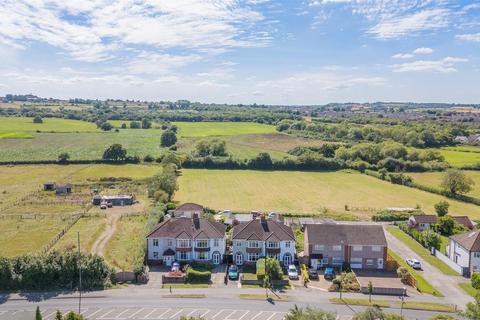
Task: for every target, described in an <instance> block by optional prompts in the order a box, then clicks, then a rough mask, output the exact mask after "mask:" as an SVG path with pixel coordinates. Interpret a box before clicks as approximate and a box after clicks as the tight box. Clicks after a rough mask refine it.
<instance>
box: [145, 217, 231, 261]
mask: <svg viewBox="0 0 480 320" xmlns="http://www.w3.org/2000/svg"><path fill="white" fill-rule="evenodd" d="M225 231H226V227H225V225H223V224H222V223H219V222H216V221H210V220H208V219H204V218H199V216H198V215H197V214H193V217H192V218H187V217H181V218H170V219H167V220H165V221H163V222H162V223H160V224H158V225H156V226H155V227H154V229H153V230H152V232H150V234H149V235H147V252H148V260H149V262H150V263H162V264H165V265H167V266H170V265H171V264H172V263H173V262H174V261H180V262H189V261H202V262H212V263H213V264H220V263H222V261H223V259H224V256H225V248H226V234H225Z"/></svg>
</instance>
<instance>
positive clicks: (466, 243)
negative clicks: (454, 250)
mask: <svg viewBox="0 0 480 320" xmlns="http://www.w3.org/2000/svg"><path fill="white" fill-rule="evenodd" d="M450 239H451V240H452V241H455V242H457V243H458V244H459V245H461V246H462V247H464V248H465V249H467V250H468V251H480V231H471V232H468V233H462V234H455V235H453V236H450Z"/></svg>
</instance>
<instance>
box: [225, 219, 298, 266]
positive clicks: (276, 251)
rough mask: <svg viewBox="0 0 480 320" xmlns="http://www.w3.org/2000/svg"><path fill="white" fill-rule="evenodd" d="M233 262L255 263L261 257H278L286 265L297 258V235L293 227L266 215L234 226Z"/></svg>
mask: <svg viewBox="0 0 480 320" xmlns="http://www.w3.org/2000/svg"><path fill="white" fill-rule="evenodd" d="M232 241H233V250H232V254H233V262H234V263H235V264H236V265H243V264H250V263H255V262H256V261H257V260H258V259H259V258H261V257H272V258H276V259H277V260H278V261H279V262H280V263H281V264H283V265H284V266H288V265H289V264H291V263H293V261H294V259H295V252H296V251H295V236H294V234H293V230H292V228H290V227H288V226H286V225H284V224H283V223H282V222H278V221H274V220H266V219H265V218H264V217H262V218H256V219H254V220H251V221H249V222H243V223H240V224H238V225H235V226H234V227H233V235H232Z"/></svg>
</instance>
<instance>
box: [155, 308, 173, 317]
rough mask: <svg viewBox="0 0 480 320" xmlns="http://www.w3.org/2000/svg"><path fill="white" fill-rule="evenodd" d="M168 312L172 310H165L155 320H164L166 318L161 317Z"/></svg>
mask: <svg viewBox="0 0 480 320" xmlns="http://www.w3.org/2000/svg"><path fill="white" fill-rule="evenodd" d="M170 310H172V309H170V308H168V309H167V310H165V311H164V312H163V313H162V314H161V315H159V316H158V317H157V319H166V318H164V317H163V316H164V315H165V314H166V313H167V312H169V311H170Z"/></svg>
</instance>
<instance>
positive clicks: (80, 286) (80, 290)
mask: <svg viewBox="0 0 480 320" xmlns="http://www.w3.org/2000/svg"><path fill="white" fill-rule="evenodd" d="M77 240H78V314H81V313H82V262H81V260H80V259H81V253H80V232H78V233H77Z"/></svg>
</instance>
